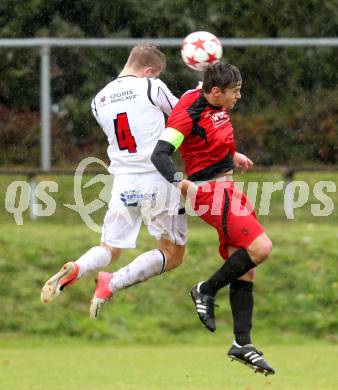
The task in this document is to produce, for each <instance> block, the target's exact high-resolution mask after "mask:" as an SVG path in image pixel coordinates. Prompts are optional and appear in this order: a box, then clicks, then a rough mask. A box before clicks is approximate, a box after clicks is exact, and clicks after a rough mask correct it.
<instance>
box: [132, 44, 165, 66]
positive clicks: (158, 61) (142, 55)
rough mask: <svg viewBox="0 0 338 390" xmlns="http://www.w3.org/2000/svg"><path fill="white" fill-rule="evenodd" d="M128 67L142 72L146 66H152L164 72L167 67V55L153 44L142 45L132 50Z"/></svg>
mask: <svg viewBox="0 0 338 390" xmlns="http://www.w3.org/2000/svg"><path fill="white" fill-rule="evenodd" d="M127 66H129V67H131V68H133V69H136V70H140V69H143V68H144V67H146V66H151V67H153V68H155V69H156V70H161V71H162V70H163V69H164V68H165V66H166V59H165V55H164V54H163V53H162V52H161V50H160V49H159V48H158V47H157V46H155V45H153V44H151V43H141V44H139V45H137V46H134V47H133V49H132V50H131V52H130V54H129V57H128V60H127Z"/></svg>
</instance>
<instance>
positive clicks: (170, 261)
mask: <svg viewBox="0 0 338 390" xmlns="http://www.w3.org/2000/svg"><path fill="white" fill-rule="evenodd" d="M184 252H185V247H184V246H183V245H173V246H172V247H171V248H170V250H169V251H167V253H166V256H167V271H170V270H172V269H174V268H176V267H178V266H180V265H181V264H182V262H183V257H184Z"/></svg>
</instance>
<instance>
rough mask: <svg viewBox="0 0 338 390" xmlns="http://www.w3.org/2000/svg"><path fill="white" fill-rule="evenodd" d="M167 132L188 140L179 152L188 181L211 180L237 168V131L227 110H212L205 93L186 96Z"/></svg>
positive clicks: (170, 120) (195, 91) (168, 124)
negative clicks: (234, 156) (234, 160)
mask: <svg viewBox="0 0 338 390" xmlns="http://www.w3.org/2000/svg"><path fill="white" fill-rule="evenodd" d="M167 128H173V129H176V130H177V131H179V132H180V133H181V134H183V136H184V140H183V142H182V143H181V145H180V147H179V149H178V150H179V152H180V155H181V158H182V160H183V163H184V166H185V172H186V174H187V175H188V178H189V179H190V180H193V181H197V180H198V181H200V180H209V179H211V178H213V177H214V176H215V175H216V174H218V173H220V172H226V171H229V170H231V169H233V168H234V164H233V155H234V153H235V151H236V147H235V143H234V134H233V127H232V124H231V121H230V118H229V115H228V113H227V111H226V109H225V108H223V107H216V106H212V105H211V104H210V103H208V101H207V100H206V99H205V97H204V96H203V92H202V90H201V89H194V90H191V91H188V92H186V93H185V94H184V95H183V96H182V97H181V98H180V100H179V101H178V103H177V105H176V106H175V108H174V109H173V111H172V112H171V114H170V116H169V118H168V122H167Z"/></svg>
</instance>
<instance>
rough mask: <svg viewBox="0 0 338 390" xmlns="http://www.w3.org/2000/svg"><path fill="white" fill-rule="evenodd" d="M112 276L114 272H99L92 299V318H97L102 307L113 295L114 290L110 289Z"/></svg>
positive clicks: (90, 312) (90, 311) (90, 310)
mask: <svg viewBox="0 0 338 390" xmlns="http://www.w3.org/2000/svg"><path fill="white" fill-rule="evenodd" d="M112 277H113V274H111V273H109V272H99V275H98V277H97V281H96V289H95V293H94V296H93V298H92V300H91V301H90V309H89V315H90V318H91V319H92V320H95V319H96V318H97V315H98V313H99V311H100V309H101V307H102V306H103V305H104V304H105V303H106V302H107V301H108V300H109V299H110V298H111V297H112V296H113V293H112V291H111V290H110V289H109V283H110V281H111V279H112Z"/></svg>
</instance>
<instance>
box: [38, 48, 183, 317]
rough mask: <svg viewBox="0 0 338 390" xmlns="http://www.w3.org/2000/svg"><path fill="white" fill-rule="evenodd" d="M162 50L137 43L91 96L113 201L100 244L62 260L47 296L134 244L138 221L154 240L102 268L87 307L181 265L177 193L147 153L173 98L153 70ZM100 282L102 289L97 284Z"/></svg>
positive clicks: (160, 62)
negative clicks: (122, 262) (111, 267)
mask: <svg viewBox="0 0 338 390" xmlns="http://www.w3.org/2000/svg"><path fill="white" fill-rule="evenodd" d="M164 67H165V56H164V54H163V53H162V52H161V51H160V50H159V49H158V48H157V47H156V46H154V45H150V44H141V45H137V46H135V47H134V48H133V49H132V51H131V53H130V55H129V58H128V61H127V63H126V64H125V66H124V68H123V70H122V72H121V73H120V75H119V76H118V77H117V78H116V79H115V80H113V81H112V82H110V83H109V84H108V85H106V86H105V87H104V88H103V89H102V90H101V91H100V92H99V93H98V94H97V95H96V96H95V98H94V99H93V101H92V104H91V108H92V111H93V114H94V116H95V118H96V120H97V121H98V123H99V124H100V125H101V127H102V129H103V131H104V132H105V134H106V135H107V138H108V143H109V146H108V155H109V158H110V166H109V172H110V173H111V174H113V175H114V184H113V188H112V194H111V200H110V202H109V207H108V211H107V213H106V216H105V218H104V224H103V228H102V236H101V243H100V246H95V247H93V248H91V249H89V251H88V252H86V253H85V254H84V255H82V256H81V257H80V258H79V259H77V260H76V261H74V262H68V263H66V264H64V266H63V267H62V268H61V270H60V271H59V272H57V273H56V274H55V275H53V276H52V277H51V278H50V279H49V280H48V281H47V282H46V283H45V285H44V286H43V288H42V291H41V300H42V302H43V303H49V302H50V301H51V300H52V299H53V298H55V297H56V296H58V295H59V294H60V293H61V291H63V290H64V288H66V287H69V286H70V285H71V284H73V283H74V282H76V281H77V280H78V279H80V278H81V277H82V276H84V275H85V274H87V273H88V272H90V271H94V270H96V269H99V268H104V267H106V266H107V265H108V264H109V263H110V262H111V261H115V260H117V259H118V257H119V256H120V254H121V252H122V250H123V249H124V248H135V246H136V240H137V237H138V234H139V231H140V227H141V224H142V220H143V221H144V222H145V223H146V225H147V227H148V231H149V233H150V234H151V235H152V236H154V237H155V238H156V239H157V248H156V249H153V250H151V251H148V252H145V253H143V254H141V255H140V256H138V257H137V258H136V259H134V260H133V261H132V262H131V263H129V265H127V266H126V267H123V268H121V269H119V270H118V271H116V272H114V273H108V272H100V273H99V275H98V282H97V288H96V291H95V294H94V297H93V299H92V302H91V308H90V314H91V317H92V318H95V317H96V316H97V312H98V309H99V308H100V306H101V305H102V304H103V303H104V302H105V301H106V300H108V299H109V298H110V297H111V296H112V295H113V294H114V293H115V292H116V291H118V290H121V289H124V288H126V287H130V286H132V285H134V284H136V283H140V282H143V281H145V280H147V279H149V278H150V277H153V276H156V275H160V274H162V273H163V272H165V271H168V270H171V269H173V268H175V267H177V266H178V265H180V264H181V262H182V260H183V255H184V250H185V243H186V236H187V222H186V215H185V211H184V207H183V205H181V203H180V194H179V191H178V190H176V188H175V187H174V186H172V185H171V184H168V182H167V181H166V180H165V179H164V178H163V177H162V176H161V175H160V174H159V173H158V172H157V170H156V168H155V167H154V165H153V164H152V162H151V161H150V157H151V153H152V151H153V149H154V147H155V145H156V143H157V140H158V139H159V137H160V135H161V134H162V132H163V130H164V128H165V118H164V113H165V114H167V115H169V114H170V112H171V110H172V108H173V106H174V105H175V104H176V102H177V98H176V97H175V96H174V95H173V94H172V93H171V92H170V91H169V89H168V88H167V86H166V85H165V84H164V83H163V82H162V81H161V80H159V79H158V78H157V77H158V76H159V74H160V73H161V71H162V70H163V69H164ZM102 285H104V288H102Z"/></svg>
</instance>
